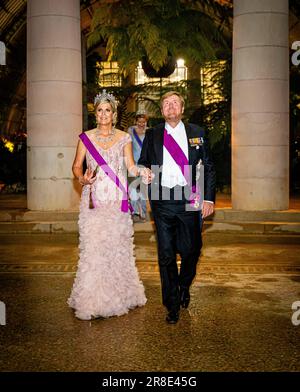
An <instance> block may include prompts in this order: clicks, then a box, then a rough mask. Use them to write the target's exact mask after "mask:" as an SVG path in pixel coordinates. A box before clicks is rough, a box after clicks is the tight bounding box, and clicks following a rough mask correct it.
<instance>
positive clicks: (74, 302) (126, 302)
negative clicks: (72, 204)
mask: <svg viewBox="0 0 300 392" xmlns="http://www.w3.org/2000/svg"><path fill="white" fill-rule="evenodd" d="M78 224H79V263H78V269H77V273H76V278H75V281H74V284H73V288H72V292H71V296H70V298H69V299H68V304H69V306H70V307H72V308H73V309H74V310H75V315H76V317H78V318H79V319H82V320H90V319H92V318H97V317H110V316H121V315H123V314H125V313H128V311H129V310H130V309H133V308H135V307H137V306H143V305H145V303H146V301H147V300H146V297H145V291H144V286H143V284H142V282H141V281H140V279H139V276H138V271H137V268H136V265H135V257H134V244H133V225H132V219H131V217H130V214H129V213H124V212H121V210H120V203H116V202H109V203H102V204H101V205H100V206H99V207H98V208H94V209H89V207H88V195H87V192H83V194H82V200H81V204H80V213H79V222H78Z"/></svg>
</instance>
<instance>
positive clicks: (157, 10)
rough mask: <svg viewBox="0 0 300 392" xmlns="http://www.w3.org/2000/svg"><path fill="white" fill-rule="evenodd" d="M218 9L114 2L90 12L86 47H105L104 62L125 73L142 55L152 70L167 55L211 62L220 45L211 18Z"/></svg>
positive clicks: (174, 1) (208, 2)
mask: <svg viewBox="0 0 300 392" xmlns="http://www.w3.org/2000/svg"><path fill="white" fill-rule="evenodd" d="M220 10H223V8H222V7H220V6H219V5H218V4H217V3H216V2H215V1H212V0H201V1H194V2H190V1H180V0H168V1H161V0H151V1H150V0H131V1H125V0H120V1H117V2H113V3H103V4H101V5H100V7H99V8H98V9H97V10H96V12H95V14H94V16H93V21H92V31H91V33H90V35H89V37H88V45H89V47H92V46H95V45H98V44H99V43H100V42H103V41H104V42H105V43H106V49H107V53H108V57H109V58H108V59H109V60H113V59H117V61H118V63H119V66H120V68H121V70H122V72H124V73H125V74H126V73H127V72H128V71H129V70H131V69H133V68H134V67H135V66H136V64H137V63H138V61H140V60H141V58H142V57H143V56H147V57H148V59H149V62H150V64H151V65H152V66H153V68H154V69H155V70H158V69H159V68H160V67H161V66H162V65H163V64H164V63H165V61H166V59H167V56H168V53H170V54H171V55H173V56H183V57H184V58H185V59H186V60H189V59H192V60H195V61H197V62H203V61H207V60H212V59H215V58H216V51H217V50H218V49H219V48H220V47H227V43H226V40H225V38H224V36H223V34H222V32H221V29H220V25H218V23H216V18H215V16H214V15H215V14H216V13H217V14H219V13H220Z"/></svg>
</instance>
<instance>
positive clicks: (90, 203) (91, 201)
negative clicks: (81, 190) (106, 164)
mask: <svg viewBox="0 0 300 392" xmlns="http://www.w3.org/2000/svg"><path fill="white" fill-rule="evenodd" d="M98 170H99V166H98V165H97V167H96V169H95V170H94V171H93V176H92V178H94V177H95V176H96V175H97V173H98ZM93 208H95V204H94V201H93V195H92V185H90V195H89V209H91V210H92V209H93Z"/></svg>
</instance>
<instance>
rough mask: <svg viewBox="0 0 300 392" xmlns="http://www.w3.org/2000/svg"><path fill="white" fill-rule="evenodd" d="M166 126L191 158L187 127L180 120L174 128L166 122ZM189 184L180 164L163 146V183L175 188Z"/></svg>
mask: <svg viewBox="0 0 300 392" xmlns="http://www.w3.org/2000/svg"><path fill="white" fill-rule="evenodd" d="M165 128H166V130H167V132H168V134H169V135H171V136H172V137H173V138H174V140H175V141H176V142H177V144H178V145H179V146H180V148H181V149H182V151H183V152H184V154H185V156H186V157H187V159H188V158H189V154H188V140H187V137H186V132H185V127H184V124H183V122H182V121H180V122H179V123H178V124H177V125H176V127H175V128H172V127H171V125H169V124H168V123H165ZM186 184H187V182H186V179H185V178H184V175H183V174H182V172H181V170H180V168H179V166H178V165H177V163H176V162H175V161H174V159H173V158H172V157H171V155H170V153H169V151H168V150H167V149H166V147H165V146H164V147H163V168H162V177H161V185H162V186H165V187H168V188H174V186H176V185H180V186H185V185H186Z"/></svg>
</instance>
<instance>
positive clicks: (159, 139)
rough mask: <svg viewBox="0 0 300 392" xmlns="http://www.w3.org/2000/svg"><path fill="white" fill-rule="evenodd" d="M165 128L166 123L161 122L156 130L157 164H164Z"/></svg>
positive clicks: (155, 148)
mask: <svg viewBox="0 0 300 392" xmlns="http://www.w3.org/2000/svg"><path fill="white" fill-rule="evenodd" d="M164 129H165V123H162V124H159V125H158V126H157V127H156V128H155V130H154V135H153V136H154V143H153V144H154V150H155V155H156V159H157V164H158V165H160V166H161V165H162V164H163V146H164Z"/></svg>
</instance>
